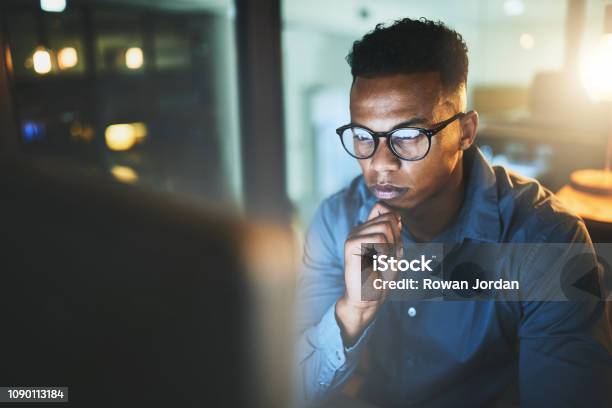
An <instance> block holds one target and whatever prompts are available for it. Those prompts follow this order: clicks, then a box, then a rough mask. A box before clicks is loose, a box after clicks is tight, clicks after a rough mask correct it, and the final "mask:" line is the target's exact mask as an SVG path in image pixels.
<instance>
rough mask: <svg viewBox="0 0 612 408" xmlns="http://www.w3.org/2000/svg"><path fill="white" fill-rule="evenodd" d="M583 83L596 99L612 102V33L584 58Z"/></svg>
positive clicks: (582, 65) (581, 69) (590, 94)
mask: <svg viewBox="0 0 612 408" xmlns="http://www.w3.org/2000/svg"><path fill="white" fill-rule="evenodd" d="M580 76H581V79H582V84H583V85H584V88H585V89H586V91H587V93H588V94H589V96H590V97H591V98H592V99H594V100H596V101H607V102H612V34H607V35H605V36H604V37H603V38H602V39H601V41H600V42H599V43H598V44H597V45H596V46H595V47H594V48H593V49H591V50H590V51H589V52H588V53H587V54H586V56H585V58H584V59H583V60H582V64H581V66H580Z"/></svg>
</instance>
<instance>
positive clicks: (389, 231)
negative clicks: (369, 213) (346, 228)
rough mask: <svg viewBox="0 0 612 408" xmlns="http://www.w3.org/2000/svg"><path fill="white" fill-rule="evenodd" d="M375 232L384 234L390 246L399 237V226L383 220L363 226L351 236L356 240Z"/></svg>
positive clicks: (394, 222) (392, 221)
mask: <svg viewBox="0 0 612 408" xmlns="http://www.w3.org/2000/svg"><path fill="white" fill-rule="evenodd" d="M377 232H378V233H383V234H385V236H386V237H387V240H388V241H389V243H390V244H393V243H396V242H397V241H398V239H399V235H400V231H399V226H398V223H397V222H396V221H394V220H383V221H378V222H370V223H368V224H365V225H364V226H363V227H361V228H360V230H359V231H358V232H357V233H356V234H354V235H352V236H353V237H355V238H357V237H359V236H362V235H366V234H373V233H377Z"/></svg>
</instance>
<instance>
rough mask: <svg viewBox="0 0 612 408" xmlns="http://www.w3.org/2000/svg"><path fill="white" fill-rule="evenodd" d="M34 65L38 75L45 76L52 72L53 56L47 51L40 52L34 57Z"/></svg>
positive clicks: (35, 53)
mask: <svg viewBox="0 0 612 408" xmlns="http://www.w3.org/2000/svg"><path fill="white" fill-rule="evenodd" d="M32 63H33V65H34V71H36V73H38V74H41V75H44V74H48V73H49V72H50V71H51V68H52V64H51V54H50V53H49V51H47V50H38V51H36V52H34V55H33V56H32Z"/></svg>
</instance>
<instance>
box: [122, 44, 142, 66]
mask: <svg viewBox="0 0 612 408" xmlns="http://www.w3.org/2000/svg"><path fill="white" fill-rule="evenodd" d="M143 63H144V55H143V54H142V50H141V49H140V48H138V47H132V48H129V49H128V50H127V51H126V52H125V66H126V67H128V68H129V69H138V68H140V67H142V64H143Z"/></svg>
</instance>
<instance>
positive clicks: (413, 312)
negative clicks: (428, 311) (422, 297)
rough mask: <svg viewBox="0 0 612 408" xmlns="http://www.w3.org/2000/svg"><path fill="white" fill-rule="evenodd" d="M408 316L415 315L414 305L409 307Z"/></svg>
mask: <svg viewBox="0 0 612 408" xmlns="http://www.w3.org/2000/svg"><path fill="white" fill-rule="evenodd" d="M408 316H410V317H414V316H416V309H415V308H414V307H411V308H410V309H408Z"/></svg>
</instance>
